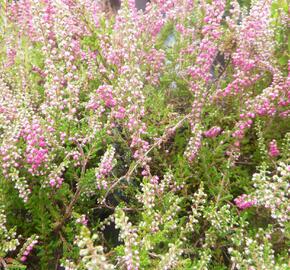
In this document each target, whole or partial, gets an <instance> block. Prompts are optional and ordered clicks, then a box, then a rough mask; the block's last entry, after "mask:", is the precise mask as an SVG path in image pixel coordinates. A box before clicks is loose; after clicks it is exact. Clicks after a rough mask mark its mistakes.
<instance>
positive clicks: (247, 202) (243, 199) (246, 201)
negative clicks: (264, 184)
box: [234, 194, 256, 210]
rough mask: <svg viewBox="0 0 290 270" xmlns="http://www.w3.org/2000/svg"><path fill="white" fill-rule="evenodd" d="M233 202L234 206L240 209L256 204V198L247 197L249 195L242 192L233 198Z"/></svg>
mask: <svg viewBox="0 0 290 270" xmlns="http://www.w3.org/2000/svg"><path fill="white" fill-rule="evenodd" d="M234 202H235V204H236V206H237V207H238V208H239V209H241V210H244V209H247V208H249V207H252V206H253V205H255V204H256V200H255V199H251V198H249V196H248V195H246V194H242V195H240V196H239V197H237V198H235V199H234Z"/></svg>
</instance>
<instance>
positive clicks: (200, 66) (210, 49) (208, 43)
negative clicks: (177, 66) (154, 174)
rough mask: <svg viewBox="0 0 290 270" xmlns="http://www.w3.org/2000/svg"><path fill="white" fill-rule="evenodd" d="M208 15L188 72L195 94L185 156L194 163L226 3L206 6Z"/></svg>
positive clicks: (216, 2)
mask: <svg viewBox="0 0 290 270" xmlns="http://www.w3.org/2000/svg"><path fill="white" fill-rule="evenodd" d="M205 8H206V15H205V17H204V26H203V28H202V31H201V33H202V35H203V39H202V40H201V43H200V47H199V48H200V51H199V52H198V55H197V57H196V62H195V65H194V66H193V67H190V68H189V70H188V73H189V75H190V76H191V78H192V83H191V90H192V92H193V93H194V102H193V105H192V117H191V119H190V124H191V129H192V134H193V137H192V138H191V139H190V141H189V145H188V147H187V149H186V152H185V156H186V157H187V158H188V160H189V161H190V162H192V161H193V160H194V159H195V157H196V155H197V153H198V150H199V148H200V146H201V140H202V136H201V133H202V132H201V130H200V125H197V124H198V123H199V122H200V117H201V113H202V109H203V106H204V104H205V103H206V101H207V99H208V95H209V93H208V91H209V89H208V86H209V82H210V80H211V79H212V74H211V67H212V64H213V62H214V59H215V57H216V55H217V52H218V47H217V46H218V40H219V38H220V36H221V34H222V32H221V29H220V23H221V20H222V16H223V13H224V8H225V2H224V1H222V0H217V1H213V2H212V4H207V5H206V7H205Z"/></svg>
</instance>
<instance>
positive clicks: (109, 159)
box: [95, 146, 116, 189]
mask: <svg viewBox="0 0 290 270" xmlns="http://www.w3.org/2000/svg"><path fill="white" fill-rule="evenodd" d="M114 155H115V149H114V147H113V146H109V147H108V149H107V151H106V153H105V154H104V156H103V157H102V159H101V162H100V164H99V166H98V167H97V168H96V172H95V174H96V180H97V187H98V188H99V189H101V188H104V189H106V188H107V187H108V183H107V181H106V177H107V176H108V175H109V174H110V172H111V171H112V170H113V168H114V166H115V161H116V160H115V159H114Z"/></svg>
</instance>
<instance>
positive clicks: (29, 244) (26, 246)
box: [18, 235, 38, 262]
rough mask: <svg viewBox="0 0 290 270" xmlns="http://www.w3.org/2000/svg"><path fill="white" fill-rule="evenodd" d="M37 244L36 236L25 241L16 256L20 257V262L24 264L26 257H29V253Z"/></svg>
mask: <svg viewBox="0 0 290 270" xmlns="http://www.w3.org/2000/svg"><path fill="white" fill-rule="evenodd" d="M37 243H38V236H37V235H33V236H31V237H29V238H28V239H27V240H26V242H25V244H24V245H23V247H22V249H21V251H20V252H19V255H18V256H21V257H20V261H21V262H25V261H26V260H27V257H28V256H29V254H30V253H31V251H32V250H33V248H34V246H35V245H36V244H37Z"/></svg>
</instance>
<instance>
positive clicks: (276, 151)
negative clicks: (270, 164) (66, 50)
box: [269, 140, 280, 157]
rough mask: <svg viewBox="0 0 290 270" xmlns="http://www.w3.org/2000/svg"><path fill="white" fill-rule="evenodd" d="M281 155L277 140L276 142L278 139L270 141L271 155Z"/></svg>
mask: <svg viewBox="0 0 290 270" xmlns="http://www.w3.org/2000/svg"><path fill="white" fill-rule="evenodd" d="M279 155H280V151H279V148H278V146H277V142H276V140H272V141H271V142H270V143H269V156H270V157H277V156H279Z"/></svg>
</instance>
